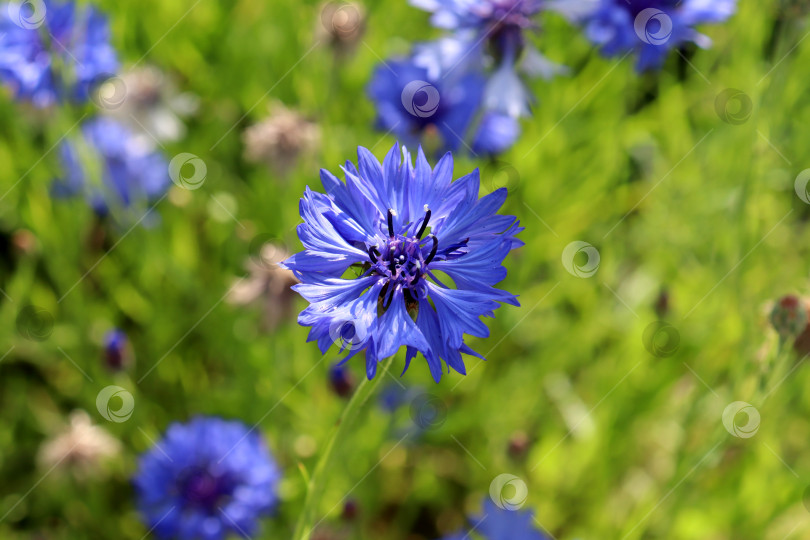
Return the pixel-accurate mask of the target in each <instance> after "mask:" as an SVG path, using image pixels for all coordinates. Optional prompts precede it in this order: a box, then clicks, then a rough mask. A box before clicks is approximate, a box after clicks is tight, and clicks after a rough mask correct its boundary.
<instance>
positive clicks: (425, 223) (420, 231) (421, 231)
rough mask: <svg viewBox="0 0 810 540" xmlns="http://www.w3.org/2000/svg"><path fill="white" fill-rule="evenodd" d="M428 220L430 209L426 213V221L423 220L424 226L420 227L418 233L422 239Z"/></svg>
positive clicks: (418, 236)
mask: <svg viewBox="0 0 810 540" xmlns="http://www.w3.org/2000/svg"><path fill="white" fill-rule="evenodd" d="M428 221H430V210H428V211H427V212H426V213H425V221H423V222H422V226H421V227H419V232H418V233H416V237H417V238H419V239H421V238H422V235H423V234H425V229H427V226H428Z"/></svg>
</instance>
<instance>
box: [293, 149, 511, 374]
mask: <svg viewBox="0 0 810 540" xmlns="http://www.w3.org/2000/svg"><path fill="white" fill-rule="evenodd" d="M358 165H359V167H355V165H354V164H353V163H351V162H347V163H346V165H345V166H344V167H343V171H344V173H345V175H346V183H343V182H341V181H340V180H339V179H338V178H337V177H335V176H334V175H332V174H331V173H330V172H328V171H326V170H322V171H321V182H322V183H323V186H324V189H325V191H326V194H322V193H317V192H314V191H312V190H310V189H309V188H307V189H306V191H305V193H304V198H303V199H301V202H300V213H301V217H302V218H303V221H304V222H303V223H302V224H300V225H299V226H298V235H299V237H300V238H301V242H302V243H303V244H304V248H305V249H304V251H302V252H300V253H297V254H295V255H293V256H292V257H290V258H289V259H287V260H286V261H284V262H283V263H282V264H283V265H284V266H285V267H287V268H289V269H290V270H292V271H293V273H294V274H295V275H296V277H298V278H299V279H300V280H301V283H300V284H299V285H296V286H295V287H293V288H294V289H295V290H296V291H298V293H299V294H301V296H303V297H304V298H305V299H306V300H308V301H309V302H310V306H309V307H307V308H306V309H305V310H304V311H303V312H301V314H300V315H299V317H298V322H299V324H301V325H302V326H309V327H311V330H310V333H309V338H308V340H309V341H317V342H318V346H319V347H320V349H321V351H322V352H324V353H325V352H326V350H328V349H329V347H330V346H331V345H332V343H339V344H340V347H341V350H346V349H348V350H349V354H348V356H347V357H346V358H347V359H348V358H350V357H352V356H353V355H355V354H356V353H357V352H358V351H360V350H363V351H365V353H366V374H367V376H368V378H369V379H371V378H373V377H374V375H375V374H376V372H377V362H378V361H379V360H382V359H384V358H387V357H390V356H392V355H394V354H396V353H397V351H398V350H399V348H400V347H402V346H405V347H407V354H406V358H405V369H407V367H408V365H409V364H410V361H411V360H412V359H413V358H414V357H415V356H416V354H417V352H421V353H422V355H423V356H424V357H425V359H426V360H427V363H428V367H429V368H430V372H431V374H432V375H433V378H434V379H435V380H436V381H437V382H438V381H439V379H440V378H441V375H442V360H444V362H445V363H446V364H447V366H448V369H449V368H452V369H454V370H455V371H457V372H459V373H462V374H464V373H465V368H464V362H463V361H462V358H461V353H465V354H472V355H476V356H479V357H480V355H478V353H476V352H475V351H473V350H472V349H471V348H470V347H468V346H467V345H466V344H465V342H464V337H463V336H464V334H470V335H474V336H478V337H487V336H488V335H489V329H488V328H487V327H486V325H485V324H484V323H483V322H481V320H480V317H482V316H490V317H491V316H493V315H494V313H493V312H494V310H495V309H497V308H498V307H499V306H500V304H499V303H498V302H506V303H509V304H513V305H518V303H517V299H516V297H515V296H514V295H512V294H510V293H508V292H506V291H502V290H498V289H495V288H494V287H493V285H495V284H496V283H498V282H499V281H501V280H503V279H504V278H505V277H506V269H505V268H504V267H503V266H501V262H502V261H503V259H504V258H505V257H506V255H507V254H508V253H509V251H510V250H512V249H513V248H515V247H518V246H519V245H522V242H520V241H519V240H517V239H516V238H515V235H517V234H518V233H519V232H520V231H521V230H522V228H521V227H520V226H519V222H518V221H517V219H516V218H515V217H514V216H503V215H498V214H497V213H496V212H497V211H498V209H499V208H500V207H501V206H502V205H503V203H504V202H505V200H506V189H499V190H497V191H494V192H492V193H490V194H489V195H487V196H485V197H483V198H481V199H480V200H479V199H478V190H479V175H478V170H477V169H476V170H475V171H473V172H472V173H471V174H468V175H467V176H464V177H463V178H460V179H458V180H456V181H454V182H453V181H452V175H453V158H452V156H451V155H450V153H447V154H446V155H445V156H444V157H443V158H442V159H441V160H440V161H439V163H438V164H437V165H436V167H435V168H434V169H433V170H431V167H430V165H429V164H428V162H427V159H426V158H425V155H424V153H423V152H422V149H421V148H420V149H419V152H418V155H417V158H416V166H415V167H414V165H413V163H412V161H411V155H410V154H409V153H408V152H407V150H405V149H404V148H403V149H402V152H400V147H399V144H398V143H397V144H396V145H394V147H393V148H392V149H391V151H390V152H389V153H388V155H387V156H386V158H385V160H384V162H383V164H382V165H381V164H380V163H379V161H377V159H376V158H375V157H374V156H373V155H372V154H371V152H369V151H368V150H366V149H365V148H362V147H361V148H358ZM352 268H353V269H355V270H356V273H357V275H356V277H355V278H353V279H352V278H348V277H347V275H346V274H347V273H350V272H351V271H352ZM438 272H441V273H443V274H445V275H446V276H445V278H444V279H447V278H449V279H450V280H452V282H450V283H451V284H454V285H455V287H448V286H447V284H446V283H443V282H442V281H441V279H443V278H441V277H440V274H438ZM403 372H404V370H403Z"/></svg>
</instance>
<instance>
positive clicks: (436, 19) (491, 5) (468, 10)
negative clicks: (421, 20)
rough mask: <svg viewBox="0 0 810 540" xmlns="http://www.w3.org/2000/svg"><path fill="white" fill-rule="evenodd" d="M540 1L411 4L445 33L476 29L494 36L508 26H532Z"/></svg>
mask: <svg viewBox="0 0 810 540" xmlns="http://www.w3.org/2000/svg"><path fill="white" fill-rule="evenodd" d="M544 3H545V2H543V1H542V0H411V4H412V5H414V6H416V7H419V8H422V9H424V10H425V11H430V12H432V13H433V16H432V17H431V19H430V21H431V23H432V24H433V25H434V26H436V27H438V28H446V29H448V30H461V29H475V30H478V31H481V32H487V33H497V31H498V30H500V29H502V28H505V27H507V26H515V27H519V28H526V27H529V26H532V24H533V23H532V20H531V18H532V17H533V16H534V15H536V14H537V13H539V12H540V10H541V9H542V8H543V4H544Z"/></svg>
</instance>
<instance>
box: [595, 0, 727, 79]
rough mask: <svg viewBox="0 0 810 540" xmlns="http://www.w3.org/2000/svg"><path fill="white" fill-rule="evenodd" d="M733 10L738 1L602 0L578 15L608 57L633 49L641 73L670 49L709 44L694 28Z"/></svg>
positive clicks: (719, 19) (661, 60) (657, 64)
mask: <svg viewBox="0 0 810 540" xmlns="http://www.w3.org/2000/svg"><path fill="white" fill-rule="evenodd" d="M736 9H737V0H714V1H706V0H600V1H599V2H597V4H596V6H594V8H593V9H591V10H586V12H585V14H584V15H583V16H581V17H580V19H581V22H582V24H583V25H584V27H585V33H586V35H587V37H588V38H589V39H590V40H591V41H592V42H593V43H594V44H596V45H598V46H599V47H600V48H601V51H602V53H603V54H604V55H606V56H617V55H623V54H628V53H635V54H636V55H637V56H638V59H637V63H636V69H637V70H638V71H640V72H643V71H648V70H653V69H658V68H660V67H661V66H662V65H663V63H664V61H665V60H666V58H667V55H668V54H669V52H670V50H671V49H674V48H678V47H681V46H682V45H684V44H685V43H695V44H697V45H698V46H699V47H703V48H706V47H709V46H710V45H711V40H710V39H709V38H708V37H707V36H705V35H703V34H701V33H699V32H698V31H697V30H695V26H697V25H700V24H710V23H720V22H723V21H725V20H726V19H728V18H729V17H731V16H732V15H733V14H734V12H735V11H736Z"/></svg>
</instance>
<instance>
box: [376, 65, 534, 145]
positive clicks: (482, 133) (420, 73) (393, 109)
mask: <svg viewBox="0 0 810 540" xmlns="http://www.w3.org/2000/svg"><path fill="white" fill-rule="evenodd" d="M485 85H486V79H485V77H484V76H483V75H481V74H480V73H478V72H471V71H470V72H459V74H458V76H457V77H448V78H446V79H442V78H441V77H432V76H431V73H430V71H429V70H428V69H427V68H424V67H420V66H418V65H416V63H415V62H414V60H413V59H404V60H391V61H388V62H386V63H385V64H381V65H379V66H377V68H376V69H375V71H374V75H373V76H372V79H371V83H370V84H369V89H368V91H369V95H370V96H371V99H372V100H373V101H374V104H375V106H376V109H377V119H376V124H377V128H378V129H380V130H383V131H387V132H393V133H394V134H396V135H397V138H399V139H400V140H402V141H403V142H405V143H406V144H409V145H417V144H418V143H419V142H422V143H423V144H425V145H426V146H430V145H431V141H433V143H434V146H436V147H437V149H438V150H439V151H457V150H460V149H466V150H467V151H470V152H472V153H474V154H479V153H480V154H498V153H500V152H503V151H504V150H506V149H507V148H509V147H510V146H511V145H512V144H514V142H515V140H516V139H517V137H518V135H519V134H520V126H519V125H518V122H517V120H515V118H513V117H511V116H509V115H507V114H501V113H497V112H494V111H487V110H484V109H483V108H482V105H483V99H484V88H485Z"/></svg>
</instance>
